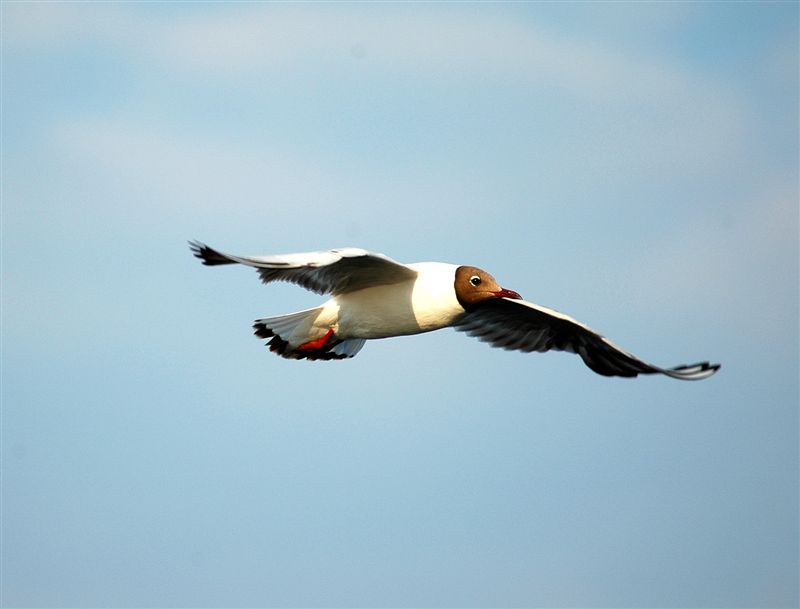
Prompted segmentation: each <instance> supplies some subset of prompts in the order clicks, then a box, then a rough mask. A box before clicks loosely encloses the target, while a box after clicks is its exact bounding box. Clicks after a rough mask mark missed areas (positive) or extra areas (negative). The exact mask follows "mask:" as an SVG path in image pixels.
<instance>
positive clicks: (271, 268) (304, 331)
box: [189, 241, 720, 380]
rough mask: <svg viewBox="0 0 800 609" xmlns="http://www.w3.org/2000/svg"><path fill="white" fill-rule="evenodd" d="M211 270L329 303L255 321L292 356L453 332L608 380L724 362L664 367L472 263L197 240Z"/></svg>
mask: <svg viewBox="0 0 800 609" xmlns="http://www.w3.org/2000/svg"><path fill="white" fill-rule="evenodd" d="M189 245H190V247H191V249H192V252H193V253H194V255H195V256H196V257H197V258H199V259H200V260H202V261H203V264H205V265H208V266H216V265H220V264H244V265H246V266H252V267H255V268H256V270H257V271H258V274H259V276H260V277H261V281H262V282H263V283H269V282H271V281H288V282H290V283H295V284H297V285H299V286H302V287H304V288H306V289H308V290H311V291H312V292H316V293H317V294H330V295H331V299H330V300H328V301H327V302H325V303H324V304H322V305H320V306H319V307H315V308H313V309H307V310H305V311H298V312H297V313H289V314H288V315H279V316H277V317H265V318H263V319H257V320H256V321H255V323H254V324H253V328H254V329H255V335H256V336H258V337H259V338H264V339H267V338H268V339H270V340H269V342H268V343H267V345H268V346H269V348H270V351H273V352H274V353H277V354H278V355H280V356H282V357H285V358H290V359H309V360H332V359H345V358H349V357H353V356H354V355H355V354H356V353H358V352H359V351H360V350H361V348H362V347H363V346H364V343H365V342H366V341H367V340H370V339H374V338H387V337H390V336H403V335H408V334H419V333H422V332H430V331H432V330H439V329H440V328H447V327H450V326H452V327H454V328H455V329H456V330H460V331H462V332H466V333H467V334H469V335H471V336H475V337H477V338H478V339H480V340H482V341H485V342H488V343H490V344H491V345H492V346H493V347H502V348H504V349H510V350H518V351H525V352H531V351H540V352H542V351H550V350H551V349H552V350H555V351H568V352H570V353H577V354H578V355H580V356H581V358H583V361H584V362H585V363H586V365H587V366H589V368H591V369H592V370H594V371H595V372H597V373H598V374H602V375H605V376H625V377H632V376H637V375H639V374H665V375H667V376H670V377H672V378H676V379H683V380H699V379H704V378H707V377H709V376H711V375H712V374H714V373H715V372H716V371H717V370H718V369H719V367H720V365H719V364H710V363H708V362H701V363H697V364H692V365H688V366H687V365H683V366H677V367H675V368H659V367H658V366H654V365H652V364H648V363H647V362H644V361H642V360H640V359H639V358H638V357H636V356H634V355H631V354H630V353H628V352H627V351H624V350H623V349H620V348H619V347H617V346H616V345H615V344H614V343H612V342H611V341H610V340H608V339H607V338H605V337H603V336H601V335H600V334H598V333H597V332H595V331H594V330H592V329H591V328H589V327H587V326H585V325H584V324H582V323H580V322H578V321H576V320H574V319H572V318H571V317H569V316H567V315H564V314H563V313H559V312H558V311H554V310H552V309H548V308H546V307H542V306H540V305H537V304H533V303H532V302H527V301H526V300H523V299H522V297H521V296H520V295H519V294H517V293H516V292H514V291H513V290H507V289H505V288H502V287H500V285H499V284H498V283H497V281H495V279H494V277H492V276H491V275H490V274H489V273H487V272H486V271H484V270H482V269H479V268H477V267H474V266H467V265H455V264H445V263H442V262H417V263H414V264H401V263H399V262H396V261H394V260H392V259H391V258H389V257H387V256H384V255H383V254H378V253H374V252H369V251H367V250H364V249H359V248H353V247H347V248H341V249H333V250H328V251H319V252H306V253H300V254H283V255H276V256H233V255H230V254H224V253H222V252H219V251H217V250H215V249H212V248H210V247H208V246H207V245H205V244H203V243H200V242H197V241H190V242H189Z"/></svg>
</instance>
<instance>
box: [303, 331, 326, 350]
mask: <svg viewBox="0 0 800 609" xmlns="http://www.w3.org/2000/svg"><path fill="white" fill-rule="evenodd" d="M331 336H333V328H330V329H329V330H328V332H327V333H326V334H325V336H323V337H322V338H318V339H316V340H310V341H308V342H307V343H303V344H302V345H300V346H298V347H296V348H295V351H309V350H311V349H322V347H324V346H325V343H327V342H328V339H329V338H330V337H331Z"/></svg>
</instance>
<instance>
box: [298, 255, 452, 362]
mask: <svg viewBox="0 0 800 609" xmlns="http://www.w3.org/2000/svg"><path fill="white" fill-rule="evenodd" d="M408 266H409V267H410V268H412V269H414V270H415V271H417V273H418V275H417V277H416V280H409V281H405V282H402V283H398V284H393V285H382V286H376V287H371V288H366V289H363V290H358V291H355V292H348V293H346V294H340V295H339V296H335V297H333V298H331V299H330V300H328V301H327V302H326V303H324V304H323V305H322V306H321V307H319V309H317V311H318V313H317V314H316V315H309V316H307V317H306V318H305V319H304V320H303V321H302V322H301V323H299V324H297V325H296V326H295V327H293V328H292V332H291V335H290V336H283V337H282V338H283V339H284V340H286V341H288V343H289V346H290V347H296V346H298V345H301V344H303V343H307V342H308V341H309V340H315V339H318V338H321V337H323V336H325V333H326V332H327V331H328V330H329V329H331V328H333V331H334V333H335V334H336V336H337V337H338V338H339V339H341V340H349V339H354V338H363V339H371V338H387V337H389V336H403V335H407V334H419V333H421V332H430V331H432V330H439V329H441V328H446V327H448V326H451V325H452V324H453V322H454V321H455V320H456V319H457V318H458V317H460V316H461V315H463V314H464V312H465V311H464V308H463V307H462V306H461V305H460V304H459V302H458V300H457V299H456V294H455V290H454V289H453V282H454V281H455V272H456V268H457V267H456V265H454V264H445V263H442V262H420V263H416V264H409V265H408Z"/></svg>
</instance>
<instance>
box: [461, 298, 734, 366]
mask: <svg viewBox="0 0 800 609" xmlns="http://www.w3.org/2000/svg"><path fill="white" fill-rule="evenodd" d="M456 329H457V330H461V331H463V332H466V333H467V334H469V335H471V336H475V337H477V338H478V339H480V340H482V341H485V342H488V343H491V344H492V346H494V347H502V348H504V349H516V350H519V351H526V352H531V351H550V350H551V349H552V350H555V351H568V352H570V353H577V354H578V355H580V356H581V357H582V358H583V361H584V362H585V363H586V365H587V366H589V368H591V369H592V370H594V371H595V372H597V373H598V374H602V375H604V376H636V375H638V374H666V375H667V376H671V377H672V378H676V379H683V380H700V379H704V378H706V377H709V376H711V375H712V374H714V373H715V372H716V371H717V370H718V369H719V367H720V366H719V364H709V363H708V362H701V363H698V364H692V365H690V366H677V367H675V368H659V367H658V366H653V365H652V364H648V363H647V362H644V361H642V360H640V359H639V358H638V357H636V356H634V355H631V354H630V353H628V352H627V351H624V350H622V349H620V348H619V347H617V346H616V345H615V344H614V343H612V342H611V341H610V340H608V339H607V338H605V337H603V336H601V335H600V334H598V333H597V332H595V331H594V330H592V329H591V328H588V327H587V326H585V325H583V324H582V323H580V322H578V321H575V320H574V319H572V318H571V317H568V316H567V315H563V314H562V313H559V312H558V311H553V310H552V309H548V308H546V307H540V306H539V305H535V304H533V303H531V302H527V301H525V300H517V299H515V298H496V299H491V300H486V301H484V302H482V303H481V304H480V305H479V306H478V307H476V308H475V309H473V310H471V311H469V312H468V313H466V314H465V315H464V316H463V317H462V318H461V319H460V320H459V321H458V322H457V324H456Z"/></svg>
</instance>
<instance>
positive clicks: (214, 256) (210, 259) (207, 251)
mask: <svg viewBox="0 0 800 609" xmlns="http://www.w3.org/2000/svg"><path fill="white" fill-rule="evenodd" d="M189 249H190V250H192V254H194V257H195V258H199V259H200V260H201V261H202V262H203V264H205V265H206V266H216V265H218V264H234V263H235V261H234V260H231V259H230V258H228V257H227V256H225V255H224V254H221V253H219V252H218V251H217V250H215V249H213V248H210V247H208V246H207V245H206V244H205V243H201V242H200V241H195V240H192V241H189Z"/></svg>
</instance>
